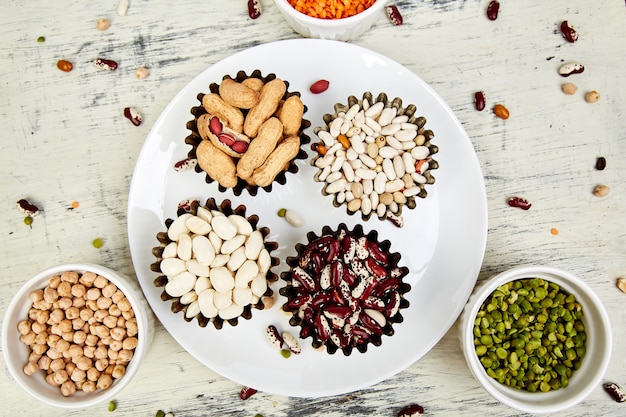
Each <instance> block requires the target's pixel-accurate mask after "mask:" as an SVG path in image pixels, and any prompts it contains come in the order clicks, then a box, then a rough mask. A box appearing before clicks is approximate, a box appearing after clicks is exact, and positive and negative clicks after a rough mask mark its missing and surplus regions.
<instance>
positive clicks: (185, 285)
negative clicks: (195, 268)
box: [165, 271, 196, 297]
mask: <svg viewBox="0 0 626 417" xmlns="http://www.w3.org/2000/svg"><path fill="white" fill-rule="evenodd" d="M195 284H196V276H195V275H193V274H192V273H190V272H187V271H183V272H181V273H180V274H178V275H176V276H175V277H174V278H172V279H170V280H169V281H168V282H167V284H165V292H167V293H168V294H169V295H171V296H172V297H180V296H182V295H184V294H186V293H188V292H189V291H191V290H192V289H193V287H194V285H195Z"/></svg>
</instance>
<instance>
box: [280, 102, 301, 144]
mask: <svg viewBox="0 0 626 417" xmlns="http://www.w3.org/2000/svg"><path fill="white" fill-rule="evenodd" d="M303 115H304V104H303V103H302V100H300V97H298V96H295V95H294V96H290V97H288V98H287V100H285V102H284V103H283V105H282V107H281V108H280V113H279V115H278V118H279V119H280V121H281V123H282V124H283V134H284V135H285V136H293V135H297V134H298V132H299V131H300V125H301V124H302V116H303Z"/></svg>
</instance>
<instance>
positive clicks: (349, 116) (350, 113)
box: [344, 103, 361, 120]
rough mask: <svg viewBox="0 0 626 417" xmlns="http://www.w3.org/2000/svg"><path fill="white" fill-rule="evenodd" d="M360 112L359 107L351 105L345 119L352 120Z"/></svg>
mask: <svg viewBox="0 0 626 417" xmlns="http://www.w3.org/2000/svg"><path fill="white" fill-rule="evenodd" d="M360 110H361V106H359V105H358V103H357V104H353V105H352V107H350V109H349V110H348V111H347V112H346V115H345V117H344V118H345V119H346V120H352V119H354V117H355V116H356V115H357V113H358V112H359V111H360Z"/></svg>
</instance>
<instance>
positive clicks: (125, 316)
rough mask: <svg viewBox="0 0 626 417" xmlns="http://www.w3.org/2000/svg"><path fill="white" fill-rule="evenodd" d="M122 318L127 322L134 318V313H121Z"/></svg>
mask: <svg viewBox="0 0 626 417" xmlns="http://www.w3.org/2000/svg"><path fill="white" fill-rule="evenodd" d="M122 317H124V319H126V320H129V319H132V318H133V317H135V313H134V312H133V310H128V311H122Z"/></svg>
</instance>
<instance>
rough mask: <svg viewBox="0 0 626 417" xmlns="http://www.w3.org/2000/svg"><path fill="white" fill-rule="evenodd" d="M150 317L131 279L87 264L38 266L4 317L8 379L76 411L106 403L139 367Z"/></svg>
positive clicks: (149, 337)
mask: <svg viewBox="0 0 626 417" xmlns="http://www.w3.org/2000/svg"><path fill="white" fill-rule="evenodd" d="M153 334H154V317H153V315H152V312H151V310H150V308H149V306H148V304H147V302H146V301H145V299H144V296H143V293H142V292H141V289H140V288H139V285H138V284H137V282H136V280H134V279H131V278H130V277H127V276H125V275H124V274H121V273H119V272H116V271H113V270H111V269H109V268H106V267H103V266H100V265H94V264H89V263H71V264H62V265H57V266H54V267H51V268H47V269H45V270H43V271H40V272H38V273H37V274H35V275H34V276H33V277H31V278H29V279H28V280H27V281H26V282H25V283H24V285H23V286H22V287H21V288H20V289H19V290H18V291H17V293H16V294H15V296H14V297H13V299H12V300H11V303H10V304H9V307H8V309H7V311H6V314H5V316H4V319H3V323H2V351H3V354H4V358H5V362H6V366H7V368H8V369H9V371H10V373H11V375H12V376H13V379H14V380H15V381H16V382H17V384H18V385H19V386H20V387H22V388H23V389H24V390H25V391H26V392H27V393H29V394H30V395H31V396H33V397H34V398H36V399H38V400H40V401H42V402H44V403H46V404H49V405H52V406H56V407H60V408H67V409H78V408H86V407H89V406H92V405H94V404H99V403H102V402H106V401H110V400H111V399H113V398H114V397H115V396H116V395H118V394H119V392H120V391H121V390H122V389H124V387H126V386H127V385H128V383H129V382H130V381H131V379H132V378H133V376H134V375H135V374H136V373H137V370H138V369H139V366H140V364H141V362H142V360H143V358H144V356H145V355H146V353H147V351H148V349H149V346H150V344H151V341H152V338H153Z"/></svg>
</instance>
